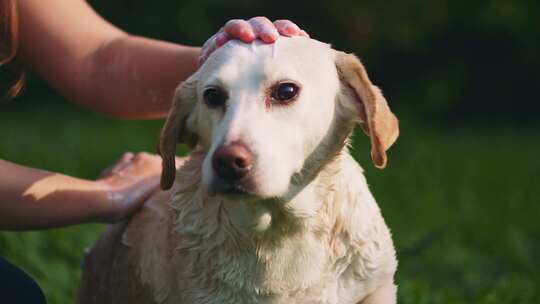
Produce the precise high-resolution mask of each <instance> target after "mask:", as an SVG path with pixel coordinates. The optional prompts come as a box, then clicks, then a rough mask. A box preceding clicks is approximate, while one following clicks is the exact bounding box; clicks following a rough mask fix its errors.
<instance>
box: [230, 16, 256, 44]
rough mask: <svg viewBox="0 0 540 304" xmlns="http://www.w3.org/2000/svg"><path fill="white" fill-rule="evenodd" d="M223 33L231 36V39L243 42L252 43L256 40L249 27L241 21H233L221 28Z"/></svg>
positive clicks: (244, 21)
mask: <svg viewBox="0 0 540 304" xmlns="http://www.w3.org/2000/svg"><path fill="white" fill-rule="evenodd" d="M223 30H224V31H225V33H227V34H228V35H229V36H231V38H232V39H235V38H236V39H240V40H242V41H244V42H252V41H253V40H255V39H256V38H257V36H256V35H255V32H254V31H253V28H252V27H251V25H250V24H249V23H248V22H247V21H246V20H242V19H233V20H230V21H229V22H227V23H226V24H225V27H223Z"/></svg>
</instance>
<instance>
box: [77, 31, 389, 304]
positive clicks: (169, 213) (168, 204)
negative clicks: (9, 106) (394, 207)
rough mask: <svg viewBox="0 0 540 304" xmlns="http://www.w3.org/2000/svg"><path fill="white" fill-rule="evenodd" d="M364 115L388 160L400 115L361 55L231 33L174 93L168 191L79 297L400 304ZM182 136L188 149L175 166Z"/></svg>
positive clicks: (112, 237)
mask: <svg viewBox="0 0 540 304" xmlns="http://www.w3.org/2000/svg"><path fill="white" fill-rule="evenodd" d="M357 123H359V124H360V125H361V126H362V128H363V130H364V131H365V132H366V133H367V134H368V135H369V137H370V139H371V156H372V159H373V162H374V164H375V166H376V167H379V168H383V167H385V165H386V161H387V157H386V150H387V149H388V148H389V147H390V146H391V145H392V144H393V143H394V141H395V140H396V138H397V136H398V121H397V119H396V118H395V116H394V114H392V112H391V111H390V109H389V108H388V105H387V103H386V101H385V99H384V98H383V96H382V94H381V92H380V90H379V89H378V88H377V87H375V86H374V85H373V84H372V83H371V82H370V80H369V78H368V76H367V74H366V71H365V69H364V67H363V65H362V64H361V63H360V61H359V60H358V59H357V58H356V57H355V56H353V55H350V54H345V53H342V52H338V51H335V50H333V49H331V48H330V46H328V45H327V44H323V43H321V42H318V41H315V40H311V39H308V38H304V37H295V38H280V39H279V40H278V41H277V43H275V44H274V45H266V44H263V43H254V44H244V43H241V42H237V41H232V42H229V43H227V44H226V45H225V46H223V47H221V48H220V49H219V50H217V51H216V52H215V53H214V54H213V55H212V56H211V57H210V58H209V59H208V60H207V61H206V63H205V64H204V65H203V66H202V67H201V68H200V69H199V70H198V71H197V73H195V74H194V75H193V76H192V77H190V78H189V79H188V80H187V81H185V82H184V83H183V84H181V85H180V87H179V88H178V89H177V91H176V97H175V101H174V105H173V107H172V109H171V111H170V113H169V116H168V118H167V121H166V123H165V126H164V127H163V130H162V133H161V138H160V145H159V149H160V153H161V155H162V157H163V176H162V188H164V189H168V188H170V187H171V186H174V187H173V189H172V191H170V192H161V193H158V194H156V195H155V196H154V197H152V198H151V199H150V200H149V201H148V202H147V203H146V205H145V207H144V208H143V210H142V211H141V212H139V213H138V214H137V215H136V216H135V217H134V218H133V219H132V220H131V221H130V222H129V223H124V224H120V225H115V226H112V227H111V228H110V229H109V231H108V232H106V233H105V234H104V235H103V236H102V238H101V239H100V240H99V241H98V243H97V244H96V245H95V247H94V248H93V249H92V252H91V253H90V254H89V255H88V256H87V258H86V261H85V270H84V271H85V273H84V275H83V282H82V286H81V290H80V292H79V301H80V303H83V304H86V303H96V304H97V303H99V304H107V303H130V304H135V303H171V304H172V303H178V304H180V303H189V304H191V303H208V304H242V303H248V304H249V303H328V304H330V303H332V304H334V303H336V304H337V303H339V304H349V303H350V304H355V303H363V304H368V303H395V302H396V287H395V285H394V281H393V276H394V272H395V271H396V266H397V261H396V258H395V250H394V247H393V244H392V239H391V236H390V232H389V230H388V228H387V227H386V225H385V223H384V220H383V218H382V216H381V214H380V211H379V208H378V206H377V204H376V203H375V200H374V199H373V197H372V195H371V193H370V192H369V190H368V187H367V184H366V181H365V178H364V176H363V173H362V169H361V168H360V166H358V164H357V163H356V162H355V161H354V159H353V158H352V157H351V156H350V154H349V152H348V150H347V144H348V138H349V136H350V135H351V132H352V130H353V128H354V126H355V125H356V124H357ZM178 142H183V143H186V144H188V145H189V146H190V147H191V148H192V154H191V156H190V157H188V158H187V159H184V160H182V162H183V163H182V164H181V166H180V169H178V170H176V168H175V150H176V144H177V143H178ZM177 165H178V164H177Z"/></svg>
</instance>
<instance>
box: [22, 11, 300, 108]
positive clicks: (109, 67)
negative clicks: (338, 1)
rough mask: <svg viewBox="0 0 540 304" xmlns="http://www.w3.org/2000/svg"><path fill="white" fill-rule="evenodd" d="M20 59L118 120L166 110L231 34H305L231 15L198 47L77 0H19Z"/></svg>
mask: <svg viewBox="0 0 540 304" xmlns="http://www.w3.org/2000/svg"><path fill="white" fill-rule="evenodd" d="M18 4H19V6H20V22H21V40H20V41H21V56H20V57H21V58H22V59H23V61H24V62H26V63H27V64H28V65H29V66H30V67H31V68H32V69H33V70H35V71H36V72H37V73H38V74H39V75H41V76H42V77H43V78H45V79H46V80H48V81H49V82H50V83H51V84H52V85H53V86H54V87H56V88H57V89H58V90H59V91H60V92H61V93H63V94H64V95H65V96H67V97H68V98H69V99H71V100H72V101H74V102H76V103H78V104H81V105H83V106H86V107H88V108H91V109H94V110H96V111H99V112H102V113H105V114H109V115H112V116H116V117H123V118H157V117H162V116H165V114H166V113H167V111H168V109H169V107H170V103H171V100H172V94H173V92H174V88H175V87H176V86H177V85H178V84H179V82H180V81H182V80H185V79H186V78H188V77H189V76H190V75H191V74H192V73H193V72H195V70H196V69H197V66H198V63H199V61H200V60H204V59H206V58H207V57H208V55H209V54H210V53H211V52H212V51H213V50H215V49H216V48H217V47H219V46H221V45H223V44H224V43H225V42H227V41H228V40H230V39H240V40H242V41H244V42H247V43H249V42H252V41H253V40H255V39H261V40H263V41H265V42H267V43H272V42H274V41H275V40H276V39H278V37H279V35H280V34H281V35H284V36H294V35H303V36H307V34H306V32H304V31H302V30H301V29H300V28H298V26H296V25H295V24H294V23H292V22H290V21H288V20H278V21H276V22H274V23H272V22H270V20H268V19H267V18H265V17H255V18H252V19H250V20H248V21H245V20H240V19H236V20H231V21H229V22H228V23H227V24H226V25H225V26H224V27H223V28H222V29H221V30H220V31H219V32H218V33H217V34H216V35H214V36H213V37H212V38H210V39H209V40H208V42H207V43H206V44H205V47H204V50H203V52H202V54H201V51H200V49H199V48H197V47H189V46H184V45H178V44H173V43H168V42H163V41H158V40H154V39H148V38H143V37H137V36H133V35H129V34H127V33H125V32H123V31H121V30H119V29H118V28H116V27H114V26H113V25H111V24H110V23H108V22H107V21H105V20H104V19H103V18H101V17H100V16H99V15H97V14H96V13H95V12H94V11H93V10H92V8H91V7H90V6H89V5H88V4H87V3H86V2H85V1H83V0H69V1H66V0H47V1H43V0H24V1H18Z"/></svg>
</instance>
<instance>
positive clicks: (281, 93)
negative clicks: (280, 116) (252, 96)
mask: <svg viewBox="0 0 540 304" xmlns="http://www.w3.org/2000/svg"><path fill="white" fill-rule="evenodd" d="M299 90H300V88H299V87H298V86H297V85H296V84H294V83H292V82H282V83H280V84H278V85H276V86H275V87H274V89H273V90H272V98H273V99H274V100H276V101H281V102H288V101H292V100H293V99H294V98H295V97H296V96H297V95H298V91H299Z"/></svg>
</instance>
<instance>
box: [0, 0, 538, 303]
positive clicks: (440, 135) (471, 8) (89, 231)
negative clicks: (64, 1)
mask: <svg viewBox="0 0 540 304" xmlns="http://www.w3.org/2000/svg"><path fill="white" fill-rule="evenodd" d="M89 2H90V4H91V5H92V6H93V7H94V8H95V9H96V10H97V11H98V12H99V13H100V14H102V15H103V16H104V17H105V18H106V19H108V20H110V21H111V22H112V23H113V24H115V25H117V26H119V27H120V28H122V29H124V30H126V31H128V32H130V33H132V34H137V35H143V36H148V37H153V38H158V39H164V40H168V41H173V42H178V43H182V44H189V45H202V43H203V42H204V41H205V40H206V39H207V38H208V37H209V36H210V35H212V34H213V33H215V32H216V31H217V29H219V28H220V27H221V26H222V25H223V24H224V23H225V22H226V21H227V20H229V19H233V18H249V17H252V16H256V15H264V16H267V17H269V18H270V19H282V18H286V19H291V20H293V21H295V22H296V23H297V24H299V25H300V26H301V27H302V28H304V29H305V30H306V31H308V32H309V33H310V34H311V36H312V38H314V39H317V40H321V41H324V42H328V43H331V44H332V45H333V46H334V47H335V48H336V49H340V50H343V51H347V52H354V53H356V54H357V55H359V56H360V57H361V58H362V59H363V61H364V63H365V65H366V67H367V69H368V71H369V72H370V75H371V78H372V79H373V81H374V82H375V83H376V84H378V85H379V86H381V87H382V89H383V90H384V92H385V95H386V97H387V99H388V101H389V103H390V106H391V107H392V109H393V110H394V111H395V112H396V113H397V116H398V117H399V118H400V121H401V128H402V133H401V137H400V139H399V141H398V142H397V144H396V146H395V147H394V148H392V150H391V152H390V167H389V168H388V169H387V170H385V171H378V170H375V169H373V168H372V166H371V164H370V162H369V157H368V154H369V153H368V147H367V141H366V139H365V138H364V137H363V136H362V135H361V134H360V133H358V134H355V137H354V140H355V144H354V146H353V154H354V156H355V157H356V158H357V159H358V161H359V162H360V163H361V164H362V165H363V167H364V168H365V169H366V175H367V178H368V181H370V185H371V188H372V191H373V193H374V195H375V197H376V198H377V200H378V201H379V204H380V206H381V209H382V211H383V214H384V216H385V218H386V221H387V223H388V225H389V226H390V228H391V229H392V231H393V234H394V240H395V242H396V247H397V250H398V255H399V257H398V258H399V260H400V268H399V271H398V274H397V283H398V285H399V286H400V291H399V300H400V303H540V291H539V290H538V286H540V262H539V260H540V224H539V219H540V198H539V197H540V160H539V157H540V142H539V140H540V119H539V118H540V115H539V110H540V100H539V98H538V97H537V96H538V94H537V90H538V85H539V80H540V59H539V56H538V54H540V39H539V38H540V1H535V0H516V1H504V0H492V1H482V0H479V1H464V0H454V1H449V0H447V1H445V0H431V1H419V0H416V1H415V0H410V1H353V0H337V1H333V2H330V1H326V2H322V1H321V2H315V1H281V0H279V1H253V0H230V1H223V0H210V1H192V0H188V1H172V0H165V1H155V2H150V1H143V0H116V1H105V0H91V1H89ZM66 26H69V25H66ZM36 47H39V46H36ZM2 77H3V79H4V83H5V80H6V79H8V78H9V73H8V72H6V71H2ZM156 77H159V75H156ZM0 109H1V110H0V129H1V130H3V134H4V135H3V140H2V142H0V158H5V159H8V160H11V161H16V162H19V163H22V164H25V165H29V166H34V167H39V168H44V169H48V170H53V171H58V172H64V173H67V174H71V175H75V176H81V177H85V178H93V177H95V176H96V175H97V174H98V173H99V172H100V171H101V170H102V169H103V168H104V167H106V166H109V165H110V164H111V163H112V162H113V161H114V160H115V159H116V158H117V157H119V155H120V154H121V153H122V152H123V151H126V150H135V151H140V150H149V151H153V145H154V143H155V138H156V137H157V132H158V131H159V128H160V125H161V123H162V122H161V121H157V122H156V121H153V122H133V121H131V122H127V121H116V120H112V119H109V118H105V117H102V116H100V115H98V114H95V113H90V112H89V111H87V110H82V109H79V108H76V107H75V106H72V105H69V103H67V102H65V100H64V99H63V98H62V97H60V96H59V95H57V93H55V92H54V91H53V90H51V88H50V87H49V86H48V85H47V84H45V83H44V82H42V81H41V80H39V79H37V78H36V77H34V76H33V75H30V79H29V81H28V85H27V90H26V92H25V93H24V94H23V95H22V96H21V97H19V98H18V99H16V100H15V101H10V102H8V103H5V104H3V105H1V106H0ZM101 229H102V226H100V225H85V226H79V227H74V228H69V229H59V230H52V231H48V232H31V233H19V234H17V233H0V255H3V256H7V257H9V258H10V259H11V260H14V261H16V262H17V263H18V264H19V265H21V266H23V267H24V268H25V269H27V270H28V271H29V272H31V273H32V274H33V275H34V276H36V277H37V278H38V280H39V282H40V284H41V285H42V286H44V288H45V291H46V293H47V296H48V298H49V300H50V301H51V303H66V302H72V301H73V300H72V299H73V294H74V291H75V289H76V286H77V280H78V275H79V268H78V263H79V260H80V256H81V252H82V249H83V248H84V247H87V246H90V245H91V244H92V242H93V241H94V240H95V238H96V236H97V235H98V234H99V232H100V231H101Z"/></svg>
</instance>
